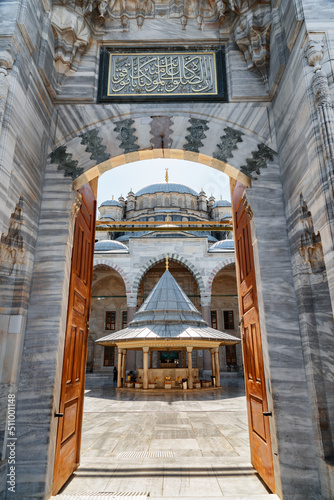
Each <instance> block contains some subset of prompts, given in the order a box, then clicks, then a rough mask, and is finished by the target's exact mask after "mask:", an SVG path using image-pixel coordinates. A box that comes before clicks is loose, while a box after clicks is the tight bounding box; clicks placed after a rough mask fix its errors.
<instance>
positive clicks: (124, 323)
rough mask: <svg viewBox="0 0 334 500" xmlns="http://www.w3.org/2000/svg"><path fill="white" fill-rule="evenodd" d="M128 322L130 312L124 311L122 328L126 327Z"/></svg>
mask: <svg viewBox="0 0 334 500" xmlns="http://www.w3.org/2000/svg"><path fill="white" fill-rule="evenodd" d="M127 324H128V313H127V311H123V312H122V328H126V327H127Z"/></svg>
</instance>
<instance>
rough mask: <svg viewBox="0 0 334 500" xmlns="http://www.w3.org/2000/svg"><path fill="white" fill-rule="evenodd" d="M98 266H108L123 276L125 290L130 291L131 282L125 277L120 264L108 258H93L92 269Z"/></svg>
mask: <svg viewBox="0 0 334 500" xmlns="http://www.w3.org/2000/svg"><path fill="white" fill-rule="evenodd" d="M100 266H106V267H109V268H110V269H113V270H114V271H116V272H117V273H118V274H119V275H120V276H121V277H122V278H123V281H124V284H125V290H126V292H131V283H130V280H129V278H128V277H127V275H126V273H125V271H124V269H122V268H121V267H120V266H118V265H117V264H114V263H113V262H111V261H110V260H108V259H95V258H94V262H93V271H94V270H96V269H99V267H100Z"/></svg>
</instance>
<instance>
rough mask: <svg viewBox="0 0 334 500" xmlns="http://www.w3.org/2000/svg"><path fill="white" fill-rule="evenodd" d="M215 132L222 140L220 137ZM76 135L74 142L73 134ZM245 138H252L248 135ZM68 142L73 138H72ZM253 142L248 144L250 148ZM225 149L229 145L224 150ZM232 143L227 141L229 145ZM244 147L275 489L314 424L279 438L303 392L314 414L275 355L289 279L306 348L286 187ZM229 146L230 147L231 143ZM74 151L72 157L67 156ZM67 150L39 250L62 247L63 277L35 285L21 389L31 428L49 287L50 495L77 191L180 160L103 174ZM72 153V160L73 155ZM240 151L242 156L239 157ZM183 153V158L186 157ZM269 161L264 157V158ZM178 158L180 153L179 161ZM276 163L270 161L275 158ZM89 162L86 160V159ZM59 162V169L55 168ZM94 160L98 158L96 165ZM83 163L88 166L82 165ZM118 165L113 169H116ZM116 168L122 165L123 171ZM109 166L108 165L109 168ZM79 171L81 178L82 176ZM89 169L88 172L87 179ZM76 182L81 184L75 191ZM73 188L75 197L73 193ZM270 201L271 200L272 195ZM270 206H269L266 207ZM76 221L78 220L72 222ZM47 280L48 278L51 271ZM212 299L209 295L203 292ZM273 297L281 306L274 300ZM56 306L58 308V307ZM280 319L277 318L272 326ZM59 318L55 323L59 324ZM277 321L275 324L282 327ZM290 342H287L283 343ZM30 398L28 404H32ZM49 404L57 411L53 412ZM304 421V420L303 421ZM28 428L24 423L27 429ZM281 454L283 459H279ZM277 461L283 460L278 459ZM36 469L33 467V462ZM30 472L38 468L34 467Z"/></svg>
mask: <svg viewBox="0 0 334 500" xmlns="http://www.w3.org/2000/svg"><path fill="white" fill-rule="evenodd" d="M214 132H215V133H214ZM220 134H221V129H220V127H219V126H218V127H217V128H216V129H215V130H212V135H211V136H210V140H212V138H213V140H214V142H215V143H216V144H217V143H219V138H220V137H221V136H220ZM74 135H75V134H74ZM245 135H246V134H245ZM68 138H69V137H68ZM246 139H247V140H246ZM223 142H224V141H222V143H223ZM227 142H228V141H227ZM243 142H244V144H243V146H244V147H242V148H240V141H239V142H238V141H237V143H235V142H234V143H231V144H230V146H229V151H230V153H229V154H230V155H231V159H230V160H229V161H230V162H231V161H232V158H233V165H234V167H233V168H232V170H231V174H230V175H231V177H232V179H233V180H235V179H236V178H239V179H240V178H241V177H242V179H243V180H244V182H245V184H246V185H247V186H250V184H251V182H250V180H249V178H248V177H247V176H246V175H245V173H244V172H241V169H242V166H243V165H246V166H247V165H248V166H249V169H250V172H249V173H250V174H251V173H252V172H253V173H254V172H255V175H256V176H257V179H253V181H252V187H251V188H250V189H248V190H247V197H246V196H245V197H244V203H245V204H246V205H247V206H248V210H249V206H250V207H251V213H252V215H253V219H252V238H253V245H254V255H255V262H256V272H257V276H256V277H257V280H258V282H259V283H260V284H261V286H260V287H259V291H260V293H259V295H260V297H259V303H260V307H261V315H260V322H261V331H262V335H263V339H264V363H265V373H266V379H267V383H268V386H269V388H270V390H269V391H268V394H269V401H268V404H269V407H270V408H272V409H273V415H274V417H273V418H272V419H271V422H270V423H271V434H272V439H273V443H274V444H273V448H274V466H275V475H276V481H278V483H279V482H280V481H281V480H282V477H283V474H284V481H286V478H287V477H290V475H289V474H290V473H289V468H290V466H287V465H286V464H287V463H290V462H291V460H292V458H290V459H289V460H290V462H289V460H288V459H287V457H288V456H289V457H294V458H293V460H295V459H296V457H295V455H294V444H296V443H297V442H300V441H301V440H302V439H303V436H304V434H305V432H306V431H307V430H308V424H305V425H302V426H299V428H298V429H294V430H295V432H294V438H293V439H291V438H290V439H289V440H288V441H286V440H284V439H283V440H282V438H281V437H280V438H279V439H278V438H277V436H278V433H279V430H280V429H282V430H283V429H285V428H286V425H287V422H289V421H291V416H290V414H289V412H288V410H287V408H288V407H289V404H290V403H291V405H292V404H293V401H292V397H293V394H295V393H296V391H299V392H298V394H299V395H300V396H299V401H300V408H305V407H306V406H307V389H306V383H305V380H303V381H302V384H300V383H298V384H297V385H298V387H297V386H296V390H295V391H293V390H291V384H292V385H293V384H294V383H295V381H294V380H293V379H291V381H290V382H289V389H288V388H287V387H286V386H285V385H283V384H281V380H282V377H283V374H284V373H285V370H289V369H290V368H289V364H288V363H287V364H286V365H285V364H284V363H282V359H281V357H279V358H277V357H276V355H275V353H276V352H277V350H279V349H281V347H282V337H281V336H280V335H278V334H277V328H276V327H275V326H274V325H276V324H278V322H279V324H280V325H281V326H282V325H283V323H284V321H282V318H281V317H280V315H279V311H277V313H276V316H275V312H274V313H273V311H272V302H273V300H277V301H279V300H280V299H281V297H280V291H279V286H277V288H275V287H273V283H277V284H278V285H279V284H280V283H281V280H282V276H284V278H285V284H284V286H285V290H286V293H287V294H290V296H291V297H292V300H291V301H290V303H289V304H288V305H287V308H290V309H291V315H289V318H288V321H287V324H286V325H285V327H286V329H289V331H290V338H291V336H293V335H295V341H296V342H300V339H299V327H298V321H297V320H293V319H291V318H297V316H296V315H294V313H293V311H292V310H293V309H294V307H295V302H294V297H295V295H294V288H293V280H292V271H291V260H290V255H289V245H288V240H287V235H286V234H283V235H282V231H281V230H280V228H281V227H282V226H284V225H285V224H286V220H285V213H284V207H283V196H282V185H281V180H280V173H279V168H278V163H277V158H275V156H274V155H273V152H272V151H271V150H270V151H269V152H268V150H267V149H266V148H267V146H266V147H265V148H263V147H262V146H261V144H262V145H263V143H259V142H257V140H255V139H254V136H252V135H250V136H247V138H246V137H245V138H244V139H243ZM224 144H225V142H224ZM67 146H68V149H67ZM67 146H66V145H64V146H61V148H62V149H60V150H59V149H58V148H59V146H58V148H56V149H55V150H54V152H53V153H52V154H51V157H50V161H49V162H48V165H47V176H46V185H45V191H44V194H43V202H42V211H41V218H40V221H41V224H45V225H46V226H47V227H48V234H44V233H43V234H41V235H40V239H39V242H38V250H37V252H36V259H37V261H38V259H39V258H42V259H43V255H44V254H45V253H47V252H48V248H49V247H50V244H51V243H52V241H53V240H52V239H54V243H55V254H54V258H55V260H56V261H57V262H59V263H60V264H59V273H58V274H57V276H51V277H49V279H48V280H45V277H44V275H43V272H41V273H40V272H39V273H38V275H37V276H36V279H35V281H34V287H33V289H32V295H31V305H32V306H31V316H30V318H29V319H28V325H27V334H26V347H27V349H28V350H27V351H26V352H25V365H24V367H23V370H22V372H21V375H22V376H21V388H22V390H24V391H26V390H27V389H26V387H29V391H28V392H22V393H21V399H20V401H21V403H20V405H21V406H20V408H19V412H18V420H19V419H20V416H22V422H24V410H25V403H26V402H28V400H27V397H29V400H30V399H31V398H32V397H34V394H36V395H38V394H39V384H38V383H37V381H36V383H35V384H34V383H33V381H32V380H31V377H30V376H29V375H28V374H29V373H30V372H31V369H32V367H33V365H34V355H33V350H29V339H30V338H32V339H33V338H35V335H36V332H39V331H40V330H41V328H43V325H42V324H41V323H42V320H41V319H40V318H39V317H38V315H34V313H33V311H34V303H35V302H36V304H37V303H39V302H38V301H39V297H40V287H44V290H45V293H46V294H49V293H50V292H51V291H52V306H53V307H52V308H51V307H50V311H51V313H50V316H51V317H50V323H51V324H52V328H51V330H50V331H49V332H48V335H46V336H45V338H44V339H43V338H40V342H45V343H48V342H49V341H48V336H49V335H52V338H53V356H54V360H55V362H54V365H53V366H52V367H50V363H48V364H47V366H45V367H43V366H41V367H40V376H43V373H42V372H43V370H44V371H45V377H48V379H50V378H52V381H53V382H52V384H50V386H49V387H48V389H46V392H45V395H44V396H43V398H42V399H41V400H40V401H39V411H44V412H46V413H47V414H48V415H49V420H48V423H47V425H46V427H45V433H47V434H48V435H50V436H51V437H50V438H49V439H48V441H47V442H48V445H46V446H44V447H43V449H40V450H39V451H40V460H44V462H43V463H47V469H46V470H45V475H44V479H45V483H46V485H47V486H46V488H50V484H51V481H52V474H53V462H52V460H47V459H46V458H43V456H44V457H46V456H47V457H50V456H51V457H52V443H53V442H54V436H55V433H56V423H55V421H54V418H53V413H54V408H56V405H57V401H59V394H60V373H61V366H62V356H63V346H64V332H65V324H66V313H67V307H66V297H67V293H68V270H69V267H70V263H71V253H70V251H69V250H70V248H71V244H72V238H73V224H74V221H75V215H76V209H75V207H76V206H77V205H78V203H80V200H79V198H77V195H76V192H75V189H76V188H78V187H79V185H81V184H84V183H86V182H87V181H89V182H93V181H94V179H96V178H97V177H98V175H99V174H100V173H102V171H103V170H104V171H105V170H108V169H110V168H114V167H116V166H117V167H120V166H121V165H123V164H125V163H128V162H131V161H135V160H138V159H140V158H141V159H143V158H145V157H146V158H147V157H149V158H152V157H156V158H158V157H164V156H165V157H166V154H168V153H167V151H169V155H170V157H171V156H173V151H174V150H172V149H171V150H161V149H158V150H155V149H150V150H149V151H142V152H141V153H140V151H137V152H129V153H125V154H123V155H117V156H115V157H113V158H112V159H111V160H109V159H108V160H105V161H106V162H107V163H105V164H104V166H103V168H102V167H100V166H99V165H100V164H97V165H95V166H94V165H92V163H97V161H98V160H96V158H93V160H92V161H91V162H89V161H88V162H87V157H88V155H86V152H84V155H83V149H84V148H83V146H82V145H81V143H80V138H79V137H78V136H76V137H75V138H74V139H73V142H72V141H71V140H69V141H68V143H67ZM70 147H71V148H72V147H73V149H72V152H68V151H70ZM235 147H236V148H237V149H235ZM75 151H76V152H77V154H78V158H79V159H80V158H81V159H82V165H83V166H82V167H79V164H80V163H79V159H78V160H76V159H74V158H75V157H74V153H75ZM179 151H180V150H179ZM181 151H182V155H184V156H183V158H184V159H190V160H194V159H195V160H197V161H199V162H200V163H203V164H205V165H207V164H209V165H210V166H211V167H212V168H217V169H218V170H221V171H224V169H225V170H226V165H230V163H229V164H227V162H223V161H222V160H219V159H217V158H215V157H214V156H212V155H211V156H209V155H208V156H206V155H205V154H203V153H202V152H193V151H189V150H181ZM262 153H263V154H262ZM178 154H179V153H176V157H177V155H178ZM269 155H270V156H269ZM83 156H85V158H86V160H85V159H84V158H83ZM51 160H52V162H51ZM90 160H91V158H90ZM80 161H81V160H80ZM113 162H114V163H113ZM116 163H117V164H116ZM102 164H103V162H102ZM78 169H79V170H78ZM80 169H82V170H83V171H80ZM72 180H74V182H73V183H72ZM53 183H56V184H57V186H58V188H59V189H58V191H57V193H56V198H57V204H55V203H54V196H55V193H54V190H52V189H50V190H49V189H48V188H49V187H52V186H53ZM73 188H74V191H73ZM51 191H52V196H53V197H52V203H50V201H51V200H50V192H51ZM268 193H269V195H268ZM263 200H266V203H265V205H264V203H263ZM273 212H274V213H275V224H272V213H273ZM71 213H72V216H71ZM59 221H61V223H62V227H63V231H62V239H60V238H59V235H58V234H57V227H58V225H59ZM276 241H279V245H280V255H281V256H282V255H283V257H284V258H282V259H281V260H280V262H279V265H278V266H277V267H275V268H272V266H270V263H269V262H268V252H267V248H268V247H271V246H272V245H274V243H273V242H276ZM45 272H46V271H45ZM267 289H270V290H271V294H270V295H268V294H266V293H265V291H266V290H267ZM204 291H205V288H204ZM273 297H274V298H273ZM55 306H56V307H55ZM273 314H274V316H275V318H274V320H273ZM53 316H54V317H53ZM275 320H276V321H275ZM283 338H284V336H283ZM298 339H299V340H298ZM296 353H297V354H296V358H295V359H294V366H297V365H298V364H299V366H303V359H302V350H301V349H300V350H298V349H297V351H296ZM277 391H278V393H279V394H280V398H281V399H282V400H284V401H285V404H284V407H280V405H278V407H277V409H279V411H278V412H277V413H275V405H276V404H278V403H277V402H276V401H275V400H274V398H273V394H274V393H275V392H277ZM25 394H26V395H27V396H25ZM50 401H52V405H51V406H50V403H49V402H50ZM301 417H302V415H301ZM22 425H23V423H22ZM28 441H29V437H27V439H26V440H25V443H24V444H22V445H21V444H20V445H19V446H22V452H23V450H24V446H26V443H27V442H28ZM280 450H284V452H283V451H282V454H280V452H279V451H280ZM276 453H277V454H276ZM28 462H29V460H28ZM22 463H23V464H24V467H27V466H29V465H27V461H26V460H23V462H22ZM31 466H33V467H35V464H34V465H32V464H31Z"/></svg>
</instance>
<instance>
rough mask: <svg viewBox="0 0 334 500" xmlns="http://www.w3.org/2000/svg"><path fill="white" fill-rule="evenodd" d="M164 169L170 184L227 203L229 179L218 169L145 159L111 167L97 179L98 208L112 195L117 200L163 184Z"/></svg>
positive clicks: (192, 163) (177, 161)
mask: <svg viewBox="0 0 334 500" xmlns="http://www.w3.org/2000/svg"><path fill="white" fill-rule="evenodd" d="M165 168H168V176H169V182H177V183H179V184H185V185H186V186H189V187H191V188H192V189H194V190H195V191H197V192H199V191H200V189H201V188H203V189H204V191H205V192H206V194H207V196H208V197H209V196H210V195H211V193H212V194H213V196H214V197H215V198H216V200H219V199H220V196H222V197H223V200H230V184H229V177H228V176H227V175H226V174H223V173H222V172H219V171H218V170H215V169H213V168H210V167H207V166H205V165H201V164H199V163H194V162H190V161H184V160H170V159H158V160H145V161H138V162H135V163H129V164H127V165H123V166H121V167H117V168H114V169H113V170H109V171H108V172H106V173H105V174H103V175H102V176H101V177H100V179H99V185H98V193H97V206H100V205H101V203H102V202H103V201H105V200H111V198H112V195H114V199H115V200H117V199H118V198H119V196H120V195H121V194H122V195H123V196H124V198H126V196H127V194H128V192H129V191H130V189H132V190H133V191H134V192H136V191H138V190H139V189H141V188H142V187H144V186H147V185H149V184H155V183H159V182H165Z"/></svg>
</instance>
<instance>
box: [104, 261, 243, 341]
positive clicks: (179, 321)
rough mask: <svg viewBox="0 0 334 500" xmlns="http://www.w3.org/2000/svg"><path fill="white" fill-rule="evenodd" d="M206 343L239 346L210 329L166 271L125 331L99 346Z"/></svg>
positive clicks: (112, 336)
mask: <svg viewBox="0 0 334 500" xmlns="http://www.w3.org/2000/svg"><path fill="white" fill-rule="evenodd" d="M159 337H160V338H179V339H188V340H189V339H197V340H199V339H206V340H215V341H221V342H224V343H228V344H229V343H236V342H240V340H239V339H238V338H237V337H234V336H233V335H229V334H228V333H225V332H221V331H218V330H215V329H214V328H210V327H209V326H208V324H207V323H206V321H204V319H203V318H202V316H201V314H200V313H199V311H198V310H197V309H196V307H195V306H194V304H193V303H192V302H191V300H190V299H189V298H188V297H187V295H186V294H185V293H184V291H183V290H182V288H181V287H180V285H179V284H178V283H177V282H176V281H175V279H174V278H173V276H172V275H171V273H170V272H169V271H168V270H166V271H165V272H164V274H163V275H162V277H161V278H160V280H159V282H158V283H157V284H156V285H155V287H154V288H153V290H152V292H151V293H150V294H149V296H148V297H147V299H146V300H145V302H144V303H143V305H142V306H141V308H140V309H139V311H137V312H136V314H135V315H134V318H133V321H131V323H129V325H128V326H127V328H124V329H123V330H119V331H118V332H114V333H112V334H110V335H107V336H105V337H102V338H100V339H98V340H96V342H97V343H98V344H102V345H104V344H106V345H108V344H110V343H112V342H120V341H127V340H139V339H153V338H159Z"/></svg>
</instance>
